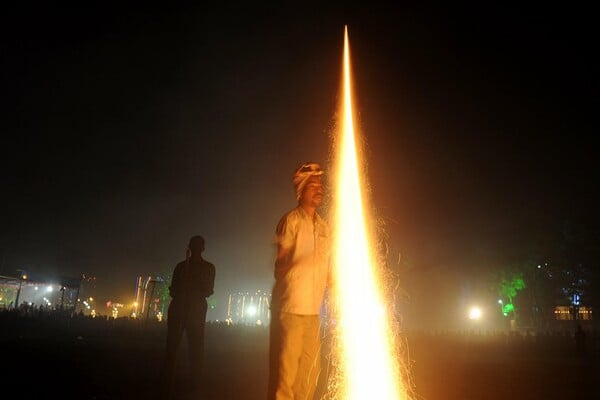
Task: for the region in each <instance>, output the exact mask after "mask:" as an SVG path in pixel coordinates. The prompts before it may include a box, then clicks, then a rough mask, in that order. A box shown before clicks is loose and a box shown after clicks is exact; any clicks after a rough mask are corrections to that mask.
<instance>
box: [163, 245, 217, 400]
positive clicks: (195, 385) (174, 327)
mask: <svg viewBox="0 0 600 400" xmlns="http://www.w3.org/2000/svg"><path fill="white" fill-rule="evenodd" d="M202 252H204V238H203V237H202V236H193V237H192V238H191V239H190V241H189V244H188V248H187V250H186V259H185V261H181V262H180V263H179V264H177V265H176V266H175V270H174V271H173V278H172V280H171V286H169V294H170V295H171V303H170V304H169V309H168V311H167V349H166V357H165V365H164V370H163V373H164V379H165V381H164V384H165V390H166V398H172V396H173V388H174V382H175V370H176V365H177V353H178V351H179V345H180V344H181V338H182V337H183V333H184V332H185V334H186V336H187V341H188V348H189V358H190V381H191V384H192V387H191V390H192V393H193V395H194V396H193V398H198V397H199V396H200V389H201V378H202V364H203V358H204V326H205V324H206V311H207V310H208V303H207V301H206V298H207V297H209V296H210V295H212V294H213V291H214V284H215V266H214V265H213V264H211V263H210V262H208V261H206V260H205V259H204V258H202Z"/></svg>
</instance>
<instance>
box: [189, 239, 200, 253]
mask: <svg viewBox="0 0 600 400" xmlns="http://www.w3.org/2000/svg"><path fill="white" fill-rule="evenodd" d="M188 247H189V249H190V250H191V251H192V253H194V252H198V253H201V252H202V251H204V238H203V237H202V236H200V235H196V236H192V237H191V239H190V242H189V243H188Z"/></svg>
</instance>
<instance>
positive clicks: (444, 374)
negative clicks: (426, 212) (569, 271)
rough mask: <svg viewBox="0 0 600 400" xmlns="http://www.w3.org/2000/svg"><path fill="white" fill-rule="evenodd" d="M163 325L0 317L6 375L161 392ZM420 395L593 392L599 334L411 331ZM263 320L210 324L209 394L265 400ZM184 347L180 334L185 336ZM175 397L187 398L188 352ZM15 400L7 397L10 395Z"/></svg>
mask: <svg viewBox="0 0 600 400" xmlns="http://www.w3.org/2000/svg"><path fill="white" fill-rule="evenodd" d="M165 328H166V326H165V324H161V323H150V324H146V323H144V322H142V321H135V320H127V319H123V320H121V319H118V320H105V319H95V320H92V319H90V318H83V319H77V318H63V319H60V318H59V319H54V318H24V317H19V318H16V317H15V316H12V315H8V313H6V315H2V316H1V317H0V332H1V333H0V345H1V348H2V374H1V375H2V382H3V384H4V392H5V393H9V392H12V393H16V395H14V398H23V399H39V398H46V397H48V396H50V397H51V398H58V399H82V400H83V399H85V400H87V399H96V400H104V399H106V400H112V399H115V400H116V399H158V398H159V396H158V393H159V389H160V387H159V385H160V382H159V379H158V378H159V372H160V365H161V360H162V357H163V351H164V343H165V333H166V329H165ZM406 340H407V343H408V351H409V359H410V363H411V367H410V371H411V376H412V379H413V383H414V389H415V392H416V394H417V399H416V400H459V399H460V400H495V399H498V400H505V399H508V398H510V399H544V400H548V399H561V400H563V399H590V400H591V399H598V398H600V388H599V387H598V383H599V382H598V381H599V379H598V378H599V377H600V369H599V368H598V362H599V361H600V357H599V354H600V336H599V334H598V332H586V346H585V351H584V352H583V353H577V352H576V351H575V341H574V339H573V336H572V333H571V332H568V331H565V332H553V333H546V334H544V335H540V334H538V335H522V334H512V335H511V334H508V333H498V332H496V333H457V332H444V333H431V332H429V333H425V332H418V333H417V332H412V333H407V335H406ZM267 343H268V328H266V327H249V326H227V325H217V324H209V325H207V332H206V370H205V375H204V376H203V377H202V379H203V381H204V388H205V397H206V399H211V400H212V399H215V400H216V399H240V400H258V399H260V400H264V399H265V398H266V390H267V378H268V365H267V360H268V346H267ZM183 346H185V341H184V343H183ZM180 361H181V363H180V367H181V368H180V374H179V377H178V380H177V392H178V398H179V399H182V400H184V399H186V400H187V399H188V396H187V395H186V394H187V390H186V387H187V384H188V383H189V377H188V376H187V375H186V374H185V371H186V362H187V360H186V357H185V353H183V355H182V357H181V358H180ZM6 398H7V399H8V398H12V397H8V395H7V397H6Z"/></svg>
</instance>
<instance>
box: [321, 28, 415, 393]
mask: <svg viewBox="0 0 600 400" xmlns="http://www.w3.org/2000/svg"><path fill="white" fill-rule="evenodd" d="M351 82H352V80H351V69H350V45H349V39H348V27H347V26H346V27H345V28H344V58H343V83H342V98H341V100H342V101H341V102H340V112H339V116H340V120H339V121H338V130H337V132H336V137H335V139H334V142H335V143H334V144H335V146H334V153H333V158H334V160H333V172H334V173H333V175H334V182H333V185H332V190H333V193H332V208H331V216H332V227H333V247H332V262H333V265H332V266H333V270H334V279H335V289H334V302H335V318H336V330H337V331H336V334H335V335H336V349H335V351H336V353H337V354H336V357H337V363H336V364H338V366H337V376H336V378H335V379H336V381H337V383H336V385H335V386H336V390H335V392H336V393H335V394H334V395H333V397H334V398H335V399H340V400H341V399H344V400H367V399H377V400H398V399H408V398H409V396H408V388H407V385H406V384H405V382H406V380H407V377H406V376H403V374H402V369H401V368H400V366H401V365H400V362H399V357H398V354H399V349H398V342H397V341H396V340H395V337H396V334H395V331H394V329H395V328H394V327H393V326H392V325H391V324H390V315H388V311H387V310H388V307H387V306H386V301H385V299H383V295H382V291H383V290H382V282H380V279H381V278H380V276H379V273H378V271H379V270H380V269H379V268H378V267H377V261H376V259H377V257H376V251H375V250H374V249H375V243H374V239H373V237H374V234H373V229H374V226H372V225H373V224H371V223H370V221H371V218H370V216H369V211H368V210H367V209H368V208H369V207H368V202H367V197H368V196H367V195H366V189H365V188H366V186H365V176H364V175H365V168H364V165H363V163H364V156H363V154H362V153H361V142H360V141H358V143H357V135H356V133H355V123H354V114H353V105H352V85H351ZM404 375H405V374H404Z"/></svg>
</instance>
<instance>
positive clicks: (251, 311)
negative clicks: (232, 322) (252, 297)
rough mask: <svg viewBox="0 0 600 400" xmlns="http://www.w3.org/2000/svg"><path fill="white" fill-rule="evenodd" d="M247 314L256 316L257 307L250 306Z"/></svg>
mask: <svg viewBox="0 0 600 400" xmlns="http://www.w3.org/2000/svg"><path fill="white" fill-rule="evenodd" d="M246 312H247V313H248V315H256V312H257V310H256V307H255V306H248V308H247V309H246Z"/></svg>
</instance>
